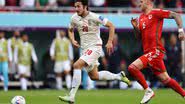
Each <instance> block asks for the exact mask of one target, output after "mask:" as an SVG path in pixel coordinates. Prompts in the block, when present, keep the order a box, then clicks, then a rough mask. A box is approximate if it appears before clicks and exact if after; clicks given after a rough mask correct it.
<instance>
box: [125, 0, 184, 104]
mask: <svg viewBox="0 0 185 104" xmlns="http://www.w3.org/2000/svg"><path fill="white" fill-rule="evenodd" d="M139 7H140V9H141V10H142V12H143V14H141V15H140V17H139V20H138V19H137V18H136V19H132V20H131V23H132V25H133V27H134V30H135V31H136V33H137V35H140V36H141V40H142V44H143V49H144V55H143V56H141V57H140V58H138V59H137V60H135V61H134V62H133V63H132V64H131V65H130V66H129V68H128V70H129V72H130V74H131V75H132V77H134V78H135V79H136V80H137V81H138V82H139V83H140V84H141V85H142V87H143V88H144V89H145V91H146V92H145V95H144V97H143V99H142V100H141V104H145V103H148V102H149V101H150V100H151V98H152V97H154V95H155V94H154V92H153V91H152V89H151V88H150V87H149V86H148V84H147V82H146V80H145V78H144V76H143V74H142V73H141V72H140V71H141V70H142V69H144V68H151V69H152V71H153V73H154V75H156V76H157V77H158V79H159V80H160V81H161V82H162V83H163V84H164V85H166V86H168V87H170V88H172V89H173V90H174V91H176V92H177V93H179V94H180V95H181V96H182V97H184V98H185V91H184V89H183V88H182V87H181V86H180V85H179V84H178V83H177V82H176V81H175V80H174V79H172V78H171V77H170V76H169V75H168V73H167V71H166V67H165V64H164V61H163V58H164V54H165V48H164V46H162V43H161V41H160V40H161V35H162V27H163V21H164V19H165V18H168V19H174V20H175V21H176V24H177V26H178V32H179V39H180V40H185V33H184V30H183V24H182V18H181V16H180V15H179V14H177V13H175V12H172V11H168V10H162V9H153V2H152V0H140V3H139ZM148 34H150V35H148Z"/></svg>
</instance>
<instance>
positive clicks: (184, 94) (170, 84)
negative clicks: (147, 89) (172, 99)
mask: <svg viewBox="0 0 185 104" xmlns="http://www.w3.org/2000/svg"><path fill="white" fill-rule="evenodd" d="M157 77H158V78H159V80H160V81H161V82H162V83H163V84H164V85H166V86H168V87H170V88H172V89H173V90H174V91H176V92H177V93H179V94H180V95H181V96H182V97H185V91H184V89H183V88H182V87H181V86H180V85H179V84H178V83H177V81H175V80H174V79H172V78H170V77H169V75H168V73H167V72H163V73H161V74H159V75H158V76H157Z"/></svg>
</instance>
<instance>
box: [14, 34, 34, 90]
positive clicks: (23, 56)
mask: <svg viewBox="0 0 185 104" xmlns="http://www.w3.org/2000/svg"><path fill="white" fill-rule="evenodd" d="M21 38H22V41H23V42H22V44H18V45H17V46H16V47H15V52H14V54H15V55H14V60H15V63H16V64H17V66H18V73H19V75H20V83H21V89H22V90H27V78H29V77H30V76H31V72H30V70H31V64H32V63H31V62H32V59H33V61H34V62H35V63H37V62H38V61H37V56H36V53H35V49H34V46H33V45H32V44H31V43H30V42H28V35H27V34H23V35H22V36H21Z"/></svg>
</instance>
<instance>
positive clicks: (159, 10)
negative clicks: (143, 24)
mask: <svg viewBox="0 0 185 104" xmlns="http://www.w3.org/2000/svg"><path fill="white" fill-rule="evenodd" d="M162 11H169V10H164V9H157V8H155V9H152V11H151V13H160V12H162Z"/></svg>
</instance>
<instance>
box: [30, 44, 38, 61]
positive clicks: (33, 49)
mask: <svg viewBox="0 0 185 104" xmlns="http://www.w3.org/2000/svg"><path fill="white" fill-rule="evenodd" d="M31 57H32V59H33V61H34V62H35V63H36V64H37V63H38V58H37V55H36V52H35V48H34V46H32V50H31Z"/></svg>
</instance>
